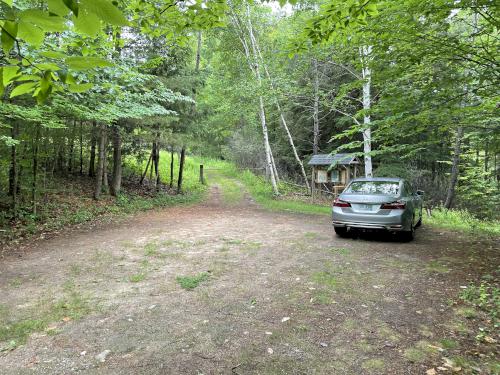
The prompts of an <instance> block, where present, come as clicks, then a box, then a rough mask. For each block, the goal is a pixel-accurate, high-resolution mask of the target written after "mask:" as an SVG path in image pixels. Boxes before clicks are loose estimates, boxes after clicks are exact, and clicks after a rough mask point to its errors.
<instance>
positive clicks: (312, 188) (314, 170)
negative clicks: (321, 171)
mask: <svg viewBox="0 0 500 375" xmlns="http://www.w3.org/2000/svg"><path fill="white" fill-rule="evenodd" d="M315 173H316V167H313V170H312V175H311V202H312V203H314V187H315V184H316V183H315V182H314V175H315Z"/></svg>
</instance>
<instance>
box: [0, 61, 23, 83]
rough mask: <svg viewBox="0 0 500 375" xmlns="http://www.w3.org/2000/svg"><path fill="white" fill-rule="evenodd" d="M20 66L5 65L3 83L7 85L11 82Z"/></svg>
mask: <svg viewBox="0 0 500 375" xmlns="http://www.w3.org/2000/svg"><path fill="white" fill-rule="evenodd" d="M18 72H19V67H18V66H12V65H10V66H4V67H3V80H2V82H3V85H4V86H7V85H8V84H10V83H11V82H12V81H13V80H14V78H15V77H16V76H17V75H18Z"/></svg>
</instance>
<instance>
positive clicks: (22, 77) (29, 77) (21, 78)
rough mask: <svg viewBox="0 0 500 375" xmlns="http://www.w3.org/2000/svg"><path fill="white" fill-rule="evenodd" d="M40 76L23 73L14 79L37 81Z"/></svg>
mask: <svg viewBox="0 0 500 375" xmlns="http://www.w3.org/2000/svg"><path fill="white" fill-rule="evenodd" d="M39 80H40V76H35V75H33V74H23V75H22V76H21V77H19V78H18V79H16V81H18V82H19V81H39Z"/></svg>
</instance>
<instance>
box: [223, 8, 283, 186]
mask: <svg viewBox="0 0 500 375" xmlns="http://www.w3.org/2000/svg"><path fill="white" fill-rule="evenodd" d="M231 18H232V21H233V25H234V26H235V27H236V28H237V29H238V30H239V34H238V37H239V39H240V41H241V44H242V46H243V50H244V52H245V57H246V60H247V63H248V65H249V67H250V70H251V71H252V73H253V74H254V76H255V79H256V81H257V85H258V88H259V119H260V123H261V127H262V135H263V139H264V153H265V158H266V171H268V173H269V176H270V179H271V184H272V187H273V192H274V194H276V195H278V194H279V190H278V182H277V178H276V174H275V173H276V172H275V166H274V165H273V160H272V156H271V145H270V144H269V132H268V129H267V122H266V111H265V106H264V98H263V97H262V92H261V90H262V76H261V73H260V66H259V58H258V53H257V47H256V45H255V37H254V35H253V26H252V21H251V19H250V7H249V6H248V4H247V27H248V33H249V39H250V46H251V51H252V55H251V54H250V48H249V46H248V43H247V41H246V39H245V33H244V29H243V27H242V23H241V22H240V21H239V19H238V17H237V15H236V13H235V11H234V10H233V9H231Z"/></svg>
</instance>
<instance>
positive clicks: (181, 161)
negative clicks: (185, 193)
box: [177, 146, 186, 193]
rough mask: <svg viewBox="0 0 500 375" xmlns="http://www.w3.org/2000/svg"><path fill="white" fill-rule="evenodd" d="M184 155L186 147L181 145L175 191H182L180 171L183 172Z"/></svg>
mask: <svg viewBox="0 0 500 375" xmlns="http://www.w3.org/2000/svg"><path fill="white" fill-rule="evenodd" d="M185 157H186V147H185V146H182V150H181V158H180V163H179V178H178V179H177V193H181V192H182V173H183V172H184V158H185Z"/></svg>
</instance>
